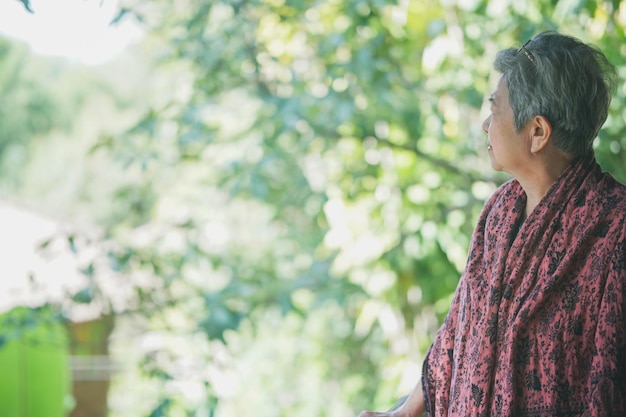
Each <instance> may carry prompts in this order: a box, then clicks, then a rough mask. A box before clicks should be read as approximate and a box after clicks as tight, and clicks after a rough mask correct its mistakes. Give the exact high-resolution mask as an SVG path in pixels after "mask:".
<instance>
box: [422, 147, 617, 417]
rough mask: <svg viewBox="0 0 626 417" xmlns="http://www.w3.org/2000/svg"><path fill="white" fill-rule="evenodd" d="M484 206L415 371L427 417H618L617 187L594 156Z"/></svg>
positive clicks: (514, 186)
mask: <svg viewBox="0 0 626 417" xmlns="http://www.w3.org/2000/svg"><path fill="white" fill-rule="evenodd" d="M525 204H526V194H525V193H524V190H523V189H522V187H521V186H520V184H519V183H518V182H517V181H516V180H511V181H509V182H507V183H506V184H504V185H503V186H501V187H500V188H499V189H498V190H496V192H495V193H494V195H493V196H492V197H491V198H490V199H489V201H488V202H487V204H486V205H485V208H484V210H483V212H482V214H481V216H480V219H479V221H478V224H477V226H476V229H475V231H474V234H473V237H472V243H471V246H470V251H469V256H468V261H467V266H466V269H465V271H464V272H463V275H462V276H461V280H460V282H459V285H458V287H457V290H456V293H455V296H454V299H453V302H452V305H451V308H450V312H449V314H448V316H447V318H446V320H445V322H444V324H443V326H442V327H441V329H440V330H439V332H438V334H437V336H436V338H435V341H434V343H433V345H432V346H431V348H430V349H429V351H428V353H427V355H426V359H425V362H424V369H423V377H422V378H423V380H422V383H423V387H424V394H425V399H426V407H427V411H428V412H429V415H430V416H437V417H442V416H454V417H470V416H494V417H495V416H518V417H548V416H550V417H555V416H575V417H577V416H620V417H624V416H626V187H624V186H623V185H621V184H619V183H617V182H616V181H615V180H614V179H613V178H612V177H611V176H610V175H608V174H605V173H602V172H601V170H600V167H599V166H598V165H597V163H596V161H595V159H594V158H593V156H592V155H591V156H589V157H587V158H582V159H580V160H578V161H577V162H574V163H573V164H572V165H570V167H568V168H567V169H566V171H565V172H563V174H561V176H560V177H559V178H558V179H557V181H556V182H555V183H554V184H553V186H552V187H551V188H550V190H549V191H548V193H547V195H546V196H545V197H544V198H543V199H542V201H541V202H540V203H539V204H538V205H537V207H535V209H534V210H533V211H532V213H530V215H529V216H528V217H527V218H526V219H524V209H525Z"/></svg>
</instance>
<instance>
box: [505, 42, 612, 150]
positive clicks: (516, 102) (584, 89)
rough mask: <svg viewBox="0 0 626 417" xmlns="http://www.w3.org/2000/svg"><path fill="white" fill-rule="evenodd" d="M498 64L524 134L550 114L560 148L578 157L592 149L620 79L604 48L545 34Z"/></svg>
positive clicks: (549, 118) (553, 132) (553, 133)
mask: <svg viewBox="0 0 626 417" xmlns="http://www.w3.org/2000/svg"><path fill="white" fill-rule="evenodd" d="M494 67H495V69H496V70H497V71H498V72H500V73H502V75H503V77H504V82H505V83H506V85H507V87H508V89H509V103H510V105H511V108H512V109H513V114H514V118H515V119H514V124H515V128H516V129H517V131H518V132H519V131H520V130H521V129H522V127H523V126H524V125H525V124H526V123H527V122H528V121H529V120H531V119H532V118H533V117H534V116H538V115H539V116H544V117H545V118H547V119H548V120H549V121H550V124H551V125H552V139H553V140H554V144H555V146H556V147H558V148H559V149H561V150H563V151H565V152H568V153H569V154H571V155H573V156H583V155H585V154H587V153H589V152H592V144H593V140H594V139H595V137H596V136H597V135H598V132H599V131H600V128H601V127H602V125H603V124H604V122H605V121H606V118H607V115H608V111H609V105H610V103H611V96H612V94H613V92H614V89H615V85H616V83H617V72H616V70H615V67H614V66H613V65H612V64H611V63H610V62H609V61H608V60H607V58H606V57H605V56H604V54H603V53H602V52H601V51H600V50H598V49H597V48H595V47H594V46H591V45H588V44H585V43H583V42H582V41H580V40H579V39H576V38H573V37H570V36H566V35H562V34H559V33H556V32H544V33H541V34H539V35H537V36H536V37H534V38H533V39H532V40H530V41H528V42H527V43H526V44H525V45H524V46H522V47H521V48H520V49H514V48H510V49H505V50H503V51H500V52H499V53H498V54H497V55H496V59H495V63H494Z"/></svg>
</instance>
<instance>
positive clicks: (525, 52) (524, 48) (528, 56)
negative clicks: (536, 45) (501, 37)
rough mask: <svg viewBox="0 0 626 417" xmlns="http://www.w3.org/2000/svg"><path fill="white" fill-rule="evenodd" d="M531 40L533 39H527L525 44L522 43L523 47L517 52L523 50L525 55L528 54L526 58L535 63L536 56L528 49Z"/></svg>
mask: <svg viewBox="0 0 626 417" xmlns="http://www.w3.org/2000/svg"><path fill="white" fill-rule="evenodd" d="M530 41H531V39H528V40H527V41H526V43H525V44H524V45H522V47H521V48H519V49H518V50H517V53H518V54H519V53H520V52H523V53H524V55H526V58H528V60H529V61H530V62H532V63H533V64H534V63H535V58H534V57H533V55H532V53H531V52H530V51H529V50H528V49H526V45H528V44H529V43H530Z"/></svg>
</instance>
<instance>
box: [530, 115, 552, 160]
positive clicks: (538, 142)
mask: <svg viewBox="0 0 626 417" xmlns="http://www.w3.org/2000/svg"><path fill="white" fill-rule="evenodd" d="M531 123H532V126H531V128H532V136H531V143H530V152H531V153H532V154H536V153H538V152H540V151H541V150H542V149H544V148H545V147H546V145H547V144H548V142H549V140H550V138H551V137H552V124H550V121H549V120H548V119H547V118H546V117H544V116H535V117H533V119H532V121H531Z"/></svg>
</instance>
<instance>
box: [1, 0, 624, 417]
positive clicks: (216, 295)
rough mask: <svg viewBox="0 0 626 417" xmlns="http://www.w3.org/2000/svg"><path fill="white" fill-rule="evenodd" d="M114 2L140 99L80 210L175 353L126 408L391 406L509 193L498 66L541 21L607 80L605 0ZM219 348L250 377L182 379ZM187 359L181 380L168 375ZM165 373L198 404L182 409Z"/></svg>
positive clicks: (613, 44) (161, 350) (612, 25)
mask: <svg viewBox="0 0 626 417" xmlns="http://www.w3.org/2000/svg"><path fill="white" fill-rule="evenodd" d="M121 10H122V11H123V13H121V14H120V19H127V18H133V16H134V17H136V18H138V20H139V21H140V22H142V23H143V24H144V25H145V28H146V30H147V32H148V36H147V38H146V39H145V41H144V45H143V47H144V48H145V51H147V52H145V53H146V55H151V56H152V57H153V61H152V62H153V64H152V66H151V67H150V70H149V72H147V73H146V74H144V78H145V80H144V81H145V82H148V83H149V84H150V87H149V88H147V89H145V90H144V88H145V86H142V87H141V88H142V93H144V94H142V95H141V100H138V99H136V101H133V105H132V108H133V111H134V113H133V114H136V113H137V111H136V110H137V109H142V110H143V109H144V108H147V110H145V111H144V112H143V113H142V115H141V116H139V117H137V118H136V119H135V122H134V123H131V124H128V123H127V122H125V125H124V128H120V126H119V125H112V126H110V127H106V126H105V127H103V128H102V130H101V131H102V132H103V133H102V134H101V135H100V136H99V139H98V140H97V141H96V142H95V143H93V146H91V148H90V150H89V154H90V155H91V156H90V158H97V157H101V158H105V159H106V158H111V160H108V159H107V161H108V162H107V163H106V167H107V168H106V172H107V175H111V174H110V173H111V172H116V173H117V174H116V175H114V180H111V181H110V184H113V185H114V186H111V185H109V186H108V188H104V190H105V191H106V194H105V195H106V197H104V198H103V197H102V195H100V198H97V197H92V198H93V200H91V203H90V204H89V203H83V204H84V205H85V206H86V207H92V208H93V209H94V211H95V212H97V213H98V216H97V220H98V222H99V224H100V225H101V226H102V227H103V228H104V231H105V232H104V240H105V241H106V242H107V245H106V246H103V247H105V248H106V250H107V251H108V253H107V256H108V259H109V261H110V265H109V267H110V268H112V269H113V270H115V271H116V272H117V273H118V274H121V275H122V276H124V277H127V279H128V280H130V281H132V282H133V283H135V286H134V288H135V292H136V293H135V298H134V303H133V305H132V308H130V309H129V310H128V312H129V314H131V315H132V314H134V315H135V318H137V317H139V318H140V320H141V321H142V323H143V326H145V328H147V329H150V330H151V331H153V332H158V333H159V334H161V335H167V337H169V338H171V339H172V340H175V341H180V344H178V343H179V342H176V343H174V342H172V343H173V344H170V343H169V342H168V343H166V342H164V341H161V342H160V343H161V344H159V343H157V344H156V345H157V346H159V347H158V348H155V347H152V348H148V349H146V351H145V355H144V356H143V357H142V359H141V360H140V362H141V364H142V367H143V369H144V371H145V372H146V374H147V375H149V376H150V377H152V378H153V379H154V381H157V383H156V386H157V387H159V389H160V391H159V392H160V396H159V397H158V398H157V397H156V396H155V397H154V401H153V402H151V403H150V402H149V404H142V406H145V407H147V408H146V409H145V410H142V412H143V413H145V415H155V416H156V415H189V416H191V415H193V416H200V415H224V416H228V415H237V414H243V413H244V412H249V411H250V410H249V409H248V410H246V407H248V404H254V405H252V407H254V409H255V411H256V412H257V414H260V415H262V416H264V415H268V416H270V415H271V416H283V415H289V416H290V417H291V416H294V415H296V416H300V415H301V416H310V415H326V416H333V415H345V414H350V413H354V412H356V411H358V410H359V409H362V408H372V407H381V408H384V407H388V406H390V405H391V404H393V402H394V400H395V398H397V397H398V396H399V395H401V394H403V393H406V391H408V389H410V386H411V385H412V384H414V383H415V382H416V380H417V378H418V377H419V365H420V363H421V357H422V355H423V353H424V352H425V350H426V349H427V348H428V345H429V343H430V341H431V340H432V338H433V336H434V333H435V332H436V330H437V328H438V326H439V323H440V322H441V320H442V319H443V317H444V316H445V314H446V312H447V308H448V305H449V301H450V297H451V294H452V292H453V291H454V288H455V286H456V283H457V281H458V277H459V275H460V273H461V271H462V269H463V266H464V262H465V256H466V252H467V247H468V244H469V237H470V235H471V232H472V229H473V226H474V222H475V220H476V218H477V216H478V213H479V212H480V210H481V208H482V204H483V202H484V200H485V199H486V198H487V197H488V196H489V195H490V193H491V192H492V191H493V190H494V189H495V188H496V187H497V186H498V185H499V184H500V183H501V182H502V181H504V180H505V179H506V177H504V176H502V175H499V174H496V173H494V172H492V170H491V168H490V165H489V163H488V158H487V156H486V151H485V145H486V143H485V135H484V133H483V132H482V130H481V122H482V119H483V118H484V117H485V116H486V115H487V114H486V109H484V108H483V105H484V102H485V98H486V97H487V96H488V95H489V93H490V92H491V89H492V88H493V87H494V85H495V80H496V78H495V77H496V75H494V73H493V70H492V67H491V65H492V61H493V58H494V56H495V53H496V52H497V51H498V50H500V49H503V48H506V47H510V46H515V45H520V44H522V43H523V42H525V41H526V40H527V39H528V38H530V37H532V36H533V35H534V34H536V33H538V32H541V31H543V30H552V29H558V30H561V31H563V32H565V33H569V34H572V35H574V36H577V37H579V38H582V39H583V40H585V41H588V42H592V43H594V44H596V45H597V46H598V47H599V48H600V49H602V50H603V51H604V52H605V53H606V55H607V56H608V58H609V60H610V61H611V62H613V63H614V64H615V65H617V66H618V68H619V71H620V74H621V75H622V76H624V75H626V67H625V60H624V54H625V53H626V51H625V50H624V46H623V45H625V44H626V43H625V42H624V41H625V38H624V26H625V25H626V2H621V1H569V0H562V1H555V0H533V1H528V2H514V1H512V0H504V1H500V0H498V1H486V0H445V1H444V0H442V1H439V2H435V1H428V0H405V1H399V2H395V1H393V2H392V1H386V0H361V1H345V0H331V1H323V2H322V1H308V0H249V1H243V0H227V1H220V2H214V1H209V0H202V1H196V2H167V1H150V2H148V1H145V0H128V1H126V2H123V4H121ZM625 95H626V89H625V88H624V84H623V83H620V85H619V87H618V90H617V92H616V96H615V99H614V101H613V105H612V108H611V115H610V118H609V120H608V122H607V125H606V127H605V128H604V129H603V130H602V131H601V133H600V137H599V140H598V141H597V144H596V153H597V159H598V160H599V162H600V163H601V165H602V166H603V167H604V168H605V169H607V170H609V171H611V172H612V173H613V174H614V175H615V176H616V177H617V178H618V179H620V180H621V181H626V168H624V148H625V147H626V139H625V135H624V129H625V123H626V122H625V118H624V115H623V114H624V104H623V103H624V102H625V100H624V96H625ZM32 97H35V95H34V94H33V96H32ZM1 117H3V114H2V113H1V112H0V118H1ZM4 117H6V113H5V115H4ZM2 120H4V119H2ZM128 125H130V127H128V128H126V127H127V126H128ZM28 135H30V133H27V136H28ZM2 140H3V138H1V137H0V143H3V142H2ZM102 169H103V171H102V172H104V170H105V168H102ZM92 175H97V173H94V174H92ZM102 175H104V174H102ZM98 189H99V190H103V189H101V188H98ZM98 189H96V191H95V192H94V193H95V194H98V192H97V190H98ZM100 194H103V192H101V193H100ZM89 195H92V194H89ZM90 271H91V272H90V273H91V274H97V273H98V271H97V268H96V270H94V266H93V265H91V269H90ZM167 337H165V336H164V340H165V339H167ZM246 344H249V346H246ZM181 346H185V348H182V347H181ZM221 349H225V350H226V351H227V352H229V355H231V358H234V359H232V361H231V362H229V363H231V364H232V365H233V367H234V368H235V369H237V370H238V372H239V373H240V374H243V375H248V377H247V378H243V380H240V381H239V385H240V389H239V391H237V390H235V391H232V390H230V391H229V389H226V388H225V387H223V386H222V387H221V386H220V381H222V383H223V384H224V385H227V384H226V383H224V382H223V381H224V378H225V376H224V375H223V374H220V373H219V372H217V371H215V372H217V374H216V373H215V372H214V373H211V372H208V374H207V373H203V372H201V371H199V370H200V369H204V368H205V367H206V366H207V365H206V363H212V364H215V363H218V364H219V363H220V359H219V358H220V355H219V354H218V353H216V352H221ZM190 352H193V353H190ZM192 359H193V360H195V361H197V362H194V363H196V364H197V369H195V371H197V372H191V371H189V372H183V370H181V369H183V368H181V365H180V363H181V362H184V361H185V360H190V361H192ZM198 364H199V365H198ZM202 364H204V365H202ZM243 364H245V365H249V366H251V367H253V369H254V372H255V373H254V374H247V373H246V372H248V371H246V370H245V368H244V365H243ZM216 366H217V365H216ZM218 368H219V366H218ZM220 372H221V371H220ZM207 375H208V376H207ZM215 375H220V376H221V377H216V376H215ZM225 379H226V380H228V378H225ZM182 380H186V381H190V380H192V381H194V382H195V383H196V386H200V387H202V390H203V392H204V395H200V396H199V399H198V398H195V399H194V400H190V399H189V398H188V395H187V396H186V395H185V390H184V389H183V388H184V387H183V388H181V385H180V384H181V381H182ZM296 382H297V383H296ZM252 384H257V385H255V386H252ZM298 384H299V385H298ZM299 387H302V388H299ZM246 390H250V392H248V391H246ZM256 391H260V393H262V394H263V395H260V393H259V392H256ZM233 392H234V393H235V394H237V395H243V396H245V397H246V398H248V399H249V400H250V402H246V401H241V400H238V399H237V396H236V395H235V394H233ZM312 394H313V395H312ZM159 398H160V400H159ZM192 410H195V411H192Z"/></svg>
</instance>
